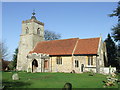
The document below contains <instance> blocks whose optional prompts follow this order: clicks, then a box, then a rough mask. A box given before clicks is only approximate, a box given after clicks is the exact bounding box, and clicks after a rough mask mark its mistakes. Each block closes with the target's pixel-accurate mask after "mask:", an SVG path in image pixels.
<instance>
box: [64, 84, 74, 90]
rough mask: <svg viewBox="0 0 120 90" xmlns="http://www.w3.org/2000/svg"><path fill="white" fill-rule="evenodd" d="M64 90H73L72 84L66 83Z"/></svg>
mask: <svg viewBox="0 0 120 90" xmlns="http://www.w3.org/2000/svg"><path fill="white" fill-rule="evenodd" d="M63 90H72V84H71V83H65V85H64V88H63Z"/></svg>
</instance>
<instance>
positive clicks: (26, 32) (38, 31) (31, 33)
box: [17, 12, 44, 70]
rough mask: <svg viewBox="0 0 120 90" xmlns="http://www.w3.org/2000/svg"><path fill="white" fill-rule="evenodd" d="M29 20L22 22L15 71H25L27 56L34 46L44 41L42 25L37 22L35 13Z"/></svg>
mask: <svg viewBox="0 0 120 90" xmlns="http://www.w3.org/2000/svg"><path fill="white" fill-rule="evenodd" d="M32 14H33V15H32V17H31V19H29V20H26V21H22V33H21V35H20V42H19V48H18V50H19V51H18V58H17V70H27V65H28V64H27V55H28V53H29V52H30V51H31V50H32V49H33V48H34V47H35V45H36V44H37V43H38V42H40V41H44V23H42V22H40V21H38V20H37V19H36V17H35V13H34V12H33V13H32Z"/></svg>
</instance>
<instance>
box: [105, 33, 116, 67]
mask: <svg viewBox="0 0 120 90" xmlns="http://www.w3.org/2000/svg"><path fill="white" fill-rule="evenodd" d="M105 43H106V49H107V57H108V66H110V65H111V66H114V67H115V66H116V65H117V62H116V51H117V49H116V45H115V43H114V41H113V40H112V38H111V36H110V34H108V36H107V39H106V40H105Z"/></svg>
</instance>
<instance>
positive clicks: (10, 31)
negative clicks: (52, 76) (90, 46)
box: [2, 2, 117, 60]
mask: <svg viewBox="0 0 120 90" xmlns="http://www.w3.org/2000/svg"><path fill="white" fill-rule="evenodd" d="M116 7H117V2H75V3H73V2H71V3H70V2H66V3H65V2H64V3H62V2H59V3H55V2H49V3H48V2H44V3H43V2H32V3H30V2H26V3H25V2H24V3H21V2H17V3H13V2H6V3H5V2H4V3H3V4H2V35H3V37H2V38H3V41H5V42H6V45H7V46H8V48H9V53H10V56H9V57H10V58H9V60H11V59H12V55H13V52H14V50H15V49H16V48H17V47H18V44H19V39H20V34H21V28H22V27H21V23H22V21H23V20H27V19H30V18H31V16H32V12H33V9H35V12H36V18H37V20H39V21H41V22H43V23H44V24H45V26H44V29H45V30H46V29H47V30H50V31H54V32H56V33H59V34H61V36H62V38H61V39H68V38H77V37H79V38H81V39H82V38H94V37H100V34H101V35H102V37H103V40H104V39H105V38H106V37H107V34H108V33H111V28H112V27H113V25H115V24H117V18H116V17H112V18H111V17H108V14H111V13H112V11H113V10H114V9H115V8H116Z"/></svg>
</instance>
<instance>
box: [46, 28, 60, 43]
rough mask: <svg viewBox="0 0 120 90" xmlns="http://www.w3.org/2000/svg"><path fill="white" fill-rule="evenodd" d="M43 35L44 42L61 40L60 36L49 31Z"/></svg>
mask: <svg viewBox="0 0 120 90" xmlns="http://www.w3.org/2000/svg"><path fill="white" fill-rule="evenodd" d="M44 33H45V35H44V38H45V40H46V41H48V40H57V39H60V38H61V35H60V34H57V33H55V32H53V31H49V30H45V32H44Z"/></svg>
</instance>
